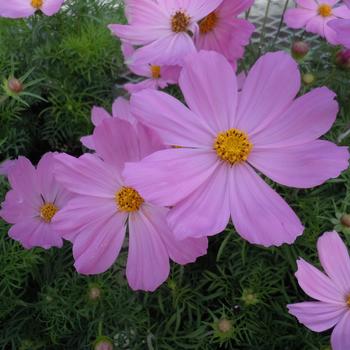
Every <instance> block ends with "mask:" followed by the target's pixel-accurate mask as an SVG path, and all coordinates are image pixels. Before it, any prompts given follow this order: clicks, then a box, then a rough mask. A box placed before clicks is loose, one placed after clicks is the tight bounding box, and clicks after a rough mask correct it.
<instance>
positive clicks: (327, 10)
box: [318, 4, 333, 17]
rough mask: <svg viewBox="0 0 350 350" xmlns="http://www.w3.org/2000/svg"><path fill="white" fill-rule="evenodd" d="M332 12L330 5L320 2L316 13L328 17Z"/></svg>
mask: <svg viewBox="0 0 350 350" xmlns="http://www.w3.org/2000/svg"><path fill="white" fill-rule="evenodd" d="M332 12H333V11H332V6H330V5H328V4H321V5H320V6H319V7H318V14H319V15H320V16H322V17H330V16H332V14H333V13H332Z"/></svg>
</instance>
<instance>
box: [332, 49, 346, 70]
mask: <svg viewBox="0 0 350 350" xmlns="http://www.w3.org/2000/svg"><path fill="white" fill-rule="evenodd" d="M335 63H336V64H337V66H339V67H340V68H343V69H350V49H349V50H346V49H344V50H340V51H338V52H337V54H336V57H335Z"/></svg>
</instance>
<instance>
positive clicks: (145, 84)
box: [122, 43, 181, 94]
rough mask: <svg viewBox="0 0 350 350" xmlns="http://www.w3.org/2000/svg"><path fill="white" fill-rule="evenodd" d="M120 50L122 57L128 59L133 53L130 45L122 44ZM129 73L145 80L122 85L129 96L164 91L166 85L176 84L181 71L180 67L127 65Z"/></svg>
mask: <svg viewBox="0 0 350 350" xmlns="http://www.w3.org/2000/svg"><path fill="white" fill-rule="evenodd" d="M122 49H123V53H124V57H125V58H126V59H127V62H128V59H129V58H130V57H131V56H132V54H133V53H134V52H135V50H134V49H133V47H132V45H130V44H126V43H123V44H122ZM127 65H128V67H129V69H130V70H131V72H133V73H134V74H136V75H139V76H141V77H145V78H147V79H145V80H143V81H141V82H138V83H127V84H125V85H124V89H125V90H126V91H128V92H129V93H130V94H132V93H134V92H138V91H141V90H144V89H156V90H158V89H164V88H166V87H167V86H168V85H171V84H177V83H178V80H179V75H180V71H181V67H180V66H163V65H162V66H160V65H155V64H151V63H149V62H147V63H139V64H133V63H127Z"/></svg>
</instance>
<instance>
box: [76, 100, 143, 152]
mask: <svg viewBox="0 0 350 350" xmlns="http://www.w3.org/2000/svg"><path fill="white" fill-rule="evenodd" d="M112 117H113V118H119V119H122V120H127V121H129V122H130V123H133V124H134V123H136V120H135V118H134V117H133V116H132V115H131V112H130V103H129V101H128V100H126V99H125V98H123V97H118V98H117V99H116V100H115V101H114V103H113V105H112V115H110V114H109V113H108V112H107V111H106V110H105V109H104V108H102V107H96V106H95V107H93V108H92V110H91V121H92V124H93V125H94V126H97V125H100V124H101V123H102V122H103V121H104V120H105V119H108V118H112ZM80 141H81V143H82V144H83V145H84V146H85V147H87V148H89V149H91V150H94V149H95V146H94V142H93V137H92V135H88V136H83V137H82V138H81V139H80Z"/></svg>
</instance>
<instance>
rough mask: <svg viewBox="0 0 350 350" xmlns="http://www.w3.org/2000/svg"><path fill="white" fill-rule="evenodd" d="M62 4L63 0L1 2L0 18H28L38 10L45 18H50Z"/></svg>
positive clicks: (2, 0)
mask: <svg viewBox="0 0 350 350" xmlns="http://www.w3.org/2000/svg"><path fill="white" fill-rule="evenodd" d="M63 2H64V0H1V1H0V17H8V18H22V17H29V16H32V15H33V14H34V13H35V12H36V11H39V10H40V11H42V12H43V13H44V14H45V15H46V16H52V15H54V14H55V13H56V12H58V11H59V10H60V8H61V7H62V5H63Z"/></svg>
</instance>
